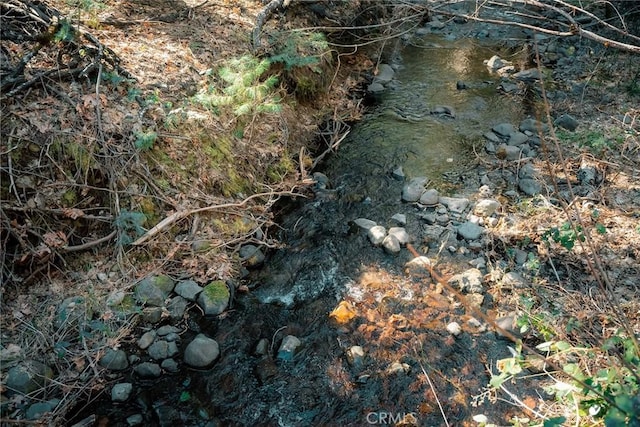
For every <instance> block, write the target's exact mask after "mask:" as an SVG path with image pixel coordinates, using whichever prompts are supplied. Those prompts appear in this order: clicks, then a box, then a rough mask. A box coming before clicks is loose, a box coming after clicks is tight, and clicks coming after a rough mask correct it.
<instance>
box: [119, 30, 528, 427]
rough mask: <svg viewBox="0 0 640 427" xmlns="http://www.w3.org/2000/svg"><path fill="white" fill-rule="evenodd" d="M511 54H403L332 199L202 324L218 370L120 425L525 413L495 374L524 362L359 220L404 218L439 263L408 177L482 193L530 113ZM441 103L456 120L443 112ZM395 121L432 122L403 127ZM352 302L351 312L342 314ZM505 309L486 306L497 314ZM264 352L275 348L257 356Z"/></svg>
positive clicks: (386, 420)
mask: <svg viewBox="0 0 640 427" xmlns="http://www.w3.org/2000/svg"><path fill="white" fill-rule="evenodd" d="M495 53H496V52H495V51H493V50H491V49H490V48H485V47H481V46H478V45H477V44H476V43H475V42H473V41H470V40H463V41H450V42H449V41H445V40H443V39H442V38H439V39H435V38H434V39H429V38H423V39H421V46H420V47H418V46H409V47H406V48H405V49H403V50H402V52H401V55H402V61H401V66H400V67H399V69H398V70H397V72H396V75H395V78H394V80H393V81H392V82H391V83H390V84H389V86H388V88H387V90H386V91H385V92H384V94H383V95H382V96H381V97H380V102H379V104H378V105H376V106H375V107H374V108H373V109H372V112H371V114H369V115H368V116H367V117H366V118H365V119H364V120H363V121H362V122H360V123H358V124H356V125H354V127H353V129H352V131H351V134H350V135H349V137H348V138H347V139H346V140H345V141H344V142H343V144H342V146H341V147H340V149H339V150H338V151H337V153H336V154H335V155H334V156H333V157H332V158H330V159H329V160H328V161H327V163H326V165H325V166H324V169H323V170H322V172H323V173H324V174H326V176H327V177H328V180H329V186H328V188H327V189H320V190H318V191H317V193H316V198H315V199H314V200H310V201H300V202H298V205H297V206H296V208H295V209H294V210H293V211H291V212H289V213H288V214H286V215H285V216H284V217H283V219H282V224H281V226H282V228H281V229H282V232H281V236H280V238H281V240H282V242H284V243H285V247H284V248H282V249H279V250H277V251H275V252H274V253H272V254H270V256H269V257H268V259H267V262H266V264H265V266H264V267H263V268H261V269H260V270H257V271H252V272H251V275H250V276H249V277H248V279H247V284H248V286H249V289H250V291H249V292H248V293H246V294H241V295H239V296H238V297H237V298H236V300H235V302H234V305H233V308H232V310H230V311H229V312H228V313H227V315H226V316H225V317H224V318H221V319H215V320H214V319H204V318H203V319H200V320H199V321H198V322H197V325H196V324H195V323H192V324H191V330H192V331H193V330H200V331H202V332H205V333H206V334H208V335H209V336H211V337H213V338H214V339H215V340H216V341H217V342H218V343H219V344H220V358H219V360H218V361H217V362H216V364H215V365H214V366H213V368H212V369H211V370H207V371H196V370H189V369H188V368H186V367H183V368H182V369H181V371H180V372H179V373H178V374H174V375H169V374H167V375H165V376H163V377H161V378H160V379H158V380H153V382H152V383H149V384H146V385H145V384H144V383H141V384H139V387H141V390H142V391H141V392H139V393H138V394H137V397H136V399H132V401H131V402H130V403H129V404H127V405H122V406H116V407H112V408H110V409H109V410H108V411H107V412H108V414H107V416H108V418H109V419H110V420H111V421H113V422H114V423H115V424H116V425H117V424H118V423H119V422H121V423H122V424H123V425H126V423H125V422H124V419H125V418H126V417H127V416H130V415H131V414H136V413H143V414H144V418H145V423H146V424H147V425H151V424H159V425H210V426H214V425H225V426H227V425H238V426H260V425H264V426H311V425H335V426H338V425H340V426H346V425H354V426H361V425H372V424H373V425H375V424H381V425H382V424H393V425H421V426H438V425H444V424H445V423H444V421H443V414H442V412H444V414H445V416H446V417H447V419H448V422H449V423H450V424H451V425H464V424H467V425H473V423H472V422H471V421H470V420H471V417H472V416H473V415H475V414H479V413H485V414H487V415H489V414H491V413H496V414H499V415H496V417H498V418H497V419H494V421H496V422H500V421H505V420H508V419H509V417H510V415H512V413H513V411H514V410H513V409H512V408H511V407H510V406H509V405H506V404H504V403H500V402H497V403H491V404H489V402H488V401H487V400H486V399H483V397H488V396H489V394H488V393H485V392H484V389H483V387H484V386H486V384H487V383H488V381H489V376H488V373H487V369H488V367H489V366H491V365H492V364H494V362H495V360H497V359H499V358H502V357H508V356H509V352H508V350H507V346H508V342H506V341H504V340H501V339H499V338H497V337H496V336H495V334H493V333H492V332H487V331H484V330H483V329H482V328H478V327H475V326H474V327H472V326H468V323H466V322H467V321H468V320H469V318H470V316H469V315H468V313H466V311H465V309H464V307H461V306H460V305H459V304H457V303H456V302H455V301H454V299H453V298H450V297H448V296H446V294H445V293H443V292H442V290H441V289H439V288H438V286H437V285H435V284H434V283H433V281H431V280H430V279H429V277H428V275H420V274H407V272H406V269H405V263H407V262H408V261H410V260H411V259H412V258H414V257H413V255H412V254H411V253H410V252H409V251H407V250H406V249H403V250H402V251H401V252H400V253H398V254H388V253H386V252H385V251H384V250H382V249H381V248H380V247H376V246H374V245H372V244H371V243H370V241H369V239H368V238H367V237H366V235H365V234H364V233H363V232H362V231H360V230H359V229H358V227H356V226H354V225H353V222H352V221H353V220H355V219H356V218H368V219H370V220H373V221H376V222H377V223H378V224H382V225H384V226H386V227H389V226H393V225H394V223H393V221H392V220H391V217H392V216H393V215H394V214H398V213H399V214H404V215H406V217H407V221H406V225H405V228H406V230H407V232H408V234H409V235H410V236H415V238H416V239H417V240H416V242H415V246H416V247H417V248H418V249H419V250H424V251H427V250H429V249H430V250H431V251H432V252H430V253H429V256H430V257H431V256H432V255H435V254H434V253H433V251H434V250H435V251H437V247H431V248H429V245H426V244H424V245H423V244H422V243H423V242H422V237H421V236H422V232H423V230H422V226H423V221H422V220H421V218H420V215H419V214H420V212H421V210H420V209H419V208H418V207H416V206H415V205H414V204H407V203H402V202H401V199H400V195H401V192H402V186H403V181H402V180H400V179H398V177H396V176H394V174H393V171H394V170H395V171H397V170H398V168H399V167H401V168H402V170H403V171H404V174H405V175H406V179H410V178H413V177H416V176H426V177H428V178H429V179H430V180H431V181H432V186H433V187H435V188H437V189H438V190H439V191H440V192H441V193H449V194H454V193H457V192H459V193H463V192H464V191H465V190H466V186H468V185H472V186H475V190H477V188H478V187H479V186H480V183H479V182H477V176H478V175H477V173H476V174H475V175H473V176H475V179H471V182H469V181H465V179H464V176H465V173H467V172H468V171H470V170H473V169H474V168H475V167H476V166H477V165H476V163H475V162H474V160H475V154H474V150H476V151H480V150H482V149H483V146H484V141H483V137H482V134H483V133H484V132H486V130H488V129H490V128H491V126H493V125H495V124H497V123H500V122H511V123H519V121H520V119H521V118H522V115H523V107H522V106H521V105H520V104H519V103H517V102H515V101H514V100H512V99H510V98H509V97H507V96H505V95H503V94H500V93H499V92H498V91H497V90H496V87H497V85H498V80H497V77H496V76H493V75H490V74H489V72H488V71H487V69H486V67H485V66H484V65H483V60H486V59H488V58H490V57H491V56H492V55H493V54H495ZM459 82H463V83H464V85H465V86H466V87H467V89H464V90H459V86H460V84H459ZM438 106H445V107H447V108H449V109H450V110H452V111H453V112H454V114H453V115H454V116H455V117H450V115H438V114H429V112H431V111H434V110H435V109H436V108H437V107H438ZM389 109H392V110H391V111H400V112H402V113H406V114H411V115H413V116H415V117H420V120H418V121H416V122H406V121H402V120H398V117H397V116H395V115H392V114H391V115H390V114H386V113H385V112H387V111H389ZM448 238H449V239H453V240H455V236H454V237H451V236H449V237H448ZM423 246H424V247H423ZM444 252H445V253H443V254H442V255H441V258H442V260H443V265H446V267H443V268H444V270H445V272H451V273H456V272H459V271H462V270H464V269H466V268H469V266H468V264H467V261H468V258H465V257H464V256H459V255H457V254H455V253H454V254H450V253H448V251H444ZM341 302H342V304H343V305H342V307H343V309H344V310H346V311H343V312H342V314H339V315H337V316H333V317H331V316H330V313H331V312H332V310H334V309H335V308H336V307H338V306H339V304H340V303H341ZM491 304H492V302H491V298H486V299H485V301H484V303H483V306H482V307H483V308H486V309H492V308H494V307H492V305H491ZM351 314H353V316H354V317H353V318H352V319H351V318H350V317H351ZM453 320H456V321H458V322H459V323H460V324H461V325H462V329H463V330H464V333H463V334H461V335H459V336H457V337H455V338H454V337H453V336H452V334H451V333H449V332H447V330H446V329H445V326H446V325H447V324H448V323H449V322H451V321H453ZM341 321H342V322H341ZM476 326H477V325H476ZM185 336H186V335H185ZM286 336H295V337H297V338H298V339H299V340H300V342H301V345H300V347H298V348H297V350H296V351H295V355H291V357H289V356H287V355H285V356H282V352H279V351H278V349H279V347H280V345H281V342H282V341H283V338H284V337H286ZM261 340H266V346H264V344H263V348H262V349H258V350H256V348H257V346H258V343H259V342H260V341H261ZM263 343H264V341H263ZM258 347H259V346H258ZM360 350H362V353H363V354H362V355H361V354H360ZM474 396H475V399H474V398H473V397H474ZM474 402H475V404H476V405H475V406H474ZM439 405H442V411H441V410H440V408H439ZM116 420H120V421H119V422H118V421H116ZM403 422H404V424H403Z"/></svg>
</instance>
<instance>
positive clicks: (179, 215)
mask: <svg viewBox="0 0 640 427" xmlns="http://www.w3.org/2000/svg"><path fill="white" fill-rule="evenodd" d="M274 196H278V197H280V196H292V197H293V196H302V197H304V195H302V194H300V193H296V192H294V191H293V190H290V191H275V192H274V191H272V192H268V193H258V194H254V195H252V196H249V197H247V198H246V199H244V200H243V201H241V202H238V203H223V204H221V205H212V206H206V207H204V208H197V209H189V210H184V211H178V212H174V213H173V214H171V215H169V216H168V217H166V218H165V219H163V220H162V221H160V222H159V223H158V224H156V226H155V227H153V228H152V229H151V230H149V231H147V232H146V233H145V234H144V235H143V236H141V237H140V238H139V239H138V240H136V241H135V242H133V243H132V245H134V246H138V245H141V244H143V243H145V242H147V241H148V240H149V239H151V238H153V237H154V236H156V235H157V234H159V233H160V232H161V231H162V230H164V229H165V228H167V227H169V226H171V225H172V224H174V223H175V222H177V221H180V220H181V219H184V218H187V217H188V216H191V215H193V214H195V213H200V212H209V211H215V210H221V209H230V208H241V207H244V206H246V204H247V203H249V202H250V201H251V200H253V199H257V198H260V197H274Z"/></svg>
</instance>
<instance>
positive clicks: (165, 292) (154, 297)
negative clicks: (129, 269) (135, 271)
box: [134, 275, 175, 307]
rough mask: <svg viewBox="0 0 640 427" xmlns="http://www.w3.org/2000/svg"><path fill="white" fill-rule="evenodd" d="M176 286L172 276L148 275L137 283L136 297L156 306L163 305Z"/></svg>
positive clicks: (144, 302)
mask: <svg viewBox="0 0 640 427" xmlns="http://www.w3.org/2000/svg"><path fill="white" fill-rule="evenodd" d="M174 286H175V282H174V281H173V279H172V278H170V277H169V276H166V275H160V276H152V277H146V278H144V279H142V280H141V281H140V283H138V284H137V285H136V288H135V290H134V297H135V299H136V300H137V301H138V302H140V303H142V304H147V305H151V306H154V307H162V306H163V305H164V301H165V300H166V299H167V298H168V297H169V294H170V293H171V291H173V288H174Z"/></svg>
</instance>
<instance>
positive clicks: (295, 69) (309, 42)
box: [269, 31, 331, 101]
mask: <svg viewBox="0 0 640 427" xmlns="http://www.w3.org/2000/svg"><path fill="white" fill-rule="evenodd" d="M272 45H273V46H276V47H275V52H274V54H273V55H271V56H270V57H269V59H270V60H271V61H272V62H273V63H274V64H282V66H283V68H284V75H285V76H284V77H285V78H284V82H285V84H286V85H287V86H288V87H289V89H290V91H292V92H293V93H294V94H295V96H296V98H297V99H298V100H300V101H306V100H311V99H313V98H315V97H316V96H317V95H318V94H319V93H321V92H323V91H324V89H325V85H326V82H327V78H326V70H323V67H322V65H323V63H325V64H326V63H328V62H329V59H330V58H331V57H330V50H329V45H328V43H327V40H326V38H325V36H324V35H323V34H321V33H314V32H312V33H309V32H305V31H294V32H287V33H286V34H281V35H280V37H279V38H278V37H276V38H274V39H273V40H272Z"/></svg>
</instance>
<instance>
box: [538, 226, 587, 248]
mask: <svg viewBox="0 0 640 427" xmlns="http://www.w3.org/2000/svg"><path fill="white" fill-rule="evenodd" d="M542 240H544V241H545V242H547V244H548V243H549V240H553V241H554V242H556V243H559V244H560V246H562V247H563V248H565V249H566V250H568V251H570V250H572V249H573V247H574V246H575V244H576V242H578V241H580V242H584V240H585V237H584V233H583V232H582V227H581V226H579V225H576V226H572V224H571V223H570V222H565V223H564V224H562V225H561V226H560V227H552V228H550V229H549V230H547V231H546V232H545V233H544V234H543V235H542Z"/></svg>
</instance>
